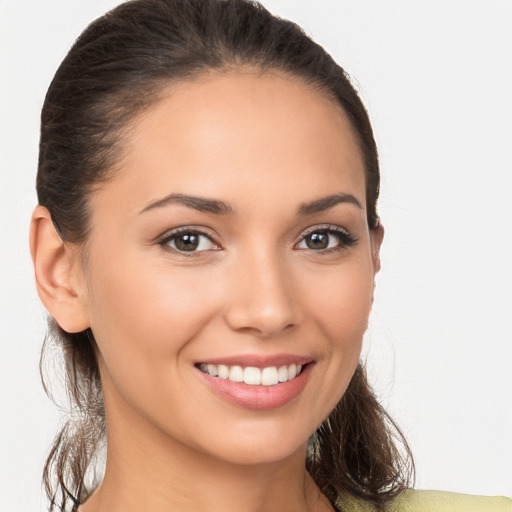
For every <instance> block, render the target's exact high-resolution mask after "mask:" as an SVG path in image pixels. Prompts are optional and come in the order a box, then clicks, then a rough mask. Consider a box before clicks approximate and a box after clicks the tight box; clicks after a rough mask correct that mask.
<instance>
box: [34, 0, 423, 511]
mask: <svg viewBox="0 0 512 512" xmlns="http://www.w3.org/2000/svg"><path fill="white" fill-rule="evenodd" d="M242 67H250V68H252V69H255V70H257V71H258V72H267V71H269V72H282V73H285V74H288V75H290V76H293V77H295V78H298V79H300V80H303V81H304V82H305V83H307V84H309V85H311V86H312V87H314V88H316V89H317V90H319V91H320V92H322V93H324V94H326V95H327V96H328V97H329V98H331V99H332V100H333V102H335V103H337V104H338V105H339V106H340V107H341V108H342V110H343V111H344V112H345V114H346V115H347V117H348V119H349V121H350V123H351V125H352V128H353V130H354V133H355V134H356V137H357V140H358V143H359V146H360V150H361V154H362V156H363V159H364V164H365V179H366V210H367V218H368V225H369V228H370V229H372V230H375V229H377V227H378V225H379V218H378V215H377V210H376V205H377V199H378V195H379V163H378V156H377V148H376V145H375V140H374V137H373V132H372V128H371V125H370V121H369V118H368V115H367V112H366V110H365V108H364V106H363V104H362V102H361V100H360V98H359V96H358V94H357V92H356V90H355V89H354V87H353V85H352V84H351V82H350V79H349V77H348V75H347V74H346V72H345V71H344V70H343V69H342V68H341V67H340V66H339V65H338V64H336V62H335V61H334V60H333V59H332V57H331V56H330V55H329V54H328V53H327V52H326V51H325V50H324V49H323V48H322V47H321V46H319V45H318V44H316V43H315V42H313V41H312V40H311V39H310V38H309V37H308V36H307V35H306V34H305V33H304V32H303V30H302V29H301V28H300V27H298V26H297V25H296V24H294V23H292V22H290V21H287V20H284V19H281V18H278V17H275V16H273V15H272V14H270V13H269V12H268V11H267V10H266V9H265V8H264V7H263V6H261V5H260V4H259V3H256V2H252V1H250V0H131V1H128V2H126V3H123V4H121V5H120V6H118V7H117V8H115V9H113V10H112V11H110V12H108V13H107V14H106V15H104V16H102V17H101V18H99V19H97V20H96V21H94V22H93V23H92V24H91V25H89V26H88V27H87V28H86V30H85V31H84V32H83V33H82V34H81V36H80V37H79V38H78V39H77V41H76V42H75V43H74V45H73V46H72V48H71V50H70V51H69V53H68V54H67V56H66V57H65V59H64V60H63V62H62V64H61V65H60V67H59V68H58V70H57V72H56V74H55V77H54V78H53V80H52V82H51V85H50V87H49V90H48V92H47V95H46V98H45V102H44V105H43V109H42V114H41V139H40V153H39V166H38V174H37V194H38V200H39V204H41V205H42V206H45V207H46V208H47V209H48V211H49V212H50V215H51V217H52V220H53V223H54V225H55V228H56V229H57V231H58V233H59V234H60V236H61V238H62V240H63V241H64V242H67V243H73V244H78V245H84V246H85V244H86V242H87V238H88V233H89V230H90V226H89V201H88V198H89V195H90V194H91V193H92V192H93V190H94V186H95V185H98V184H100V183H105V182H106V181H108V180H109V179H110V178H111V177H112V176H113V175H115V173H116V172H121V171H120V169H119V167H120V166H119V162H120V161H121V159H122V155H123V148H124V145H123V141H124V138H125V136H126V134H127V133H129V127H130V123H131V122H132V121H133V120H134V119H135V118H136V117H137V116H138V115H139V114H141V113H143V112H144V111H146V110H147V109H148V108H150V107H151V106H153V105H155V104H157V102H158V101H159V99H161V98H162V97H163V96H164V95H165V93H166V91H167V90H168V88H169V86H172V84H173V83H178V82H183V81H190V80H194V79H195V78H197V77H200V76H202V75H205V74H207V73H209V72H228V71H231V70H232V71H236V70H237V69H241V68H242ZM52 342H53V343H54V344H56V345H57V346H58V347H59V350H60V351H61V354H62V357H63V359H64V368H65V380H66V388H67V391H68V397H69V400H70V404H71V409H70V411H69V413H68V415H67V417H66V421H65V423H64V425H63V427H62V429H61V430H60V432H59V434H58V435H57V437H56V439H55V441H54V443H53V446H52V448H51V450H50V453H49V455H48V458H47V460H46V464H45V467H44V474H43V481H44V484H45V489H46V493H47V495H48V497H49V500H50V503H51V506H50V511H54V510H55V507H60V508H61V509H62V510H65V508H66V506H67V505H68V504H69V503H70V501H71V502H74V503H75V504H76V503H78V502H79V501H82V500H84V499H87V497H88V496H89V495H90V494H91V493H92V491H94V488H95V485H96V484H94V483H93V484H91V485H89V484H88V482H89V480H90V479H89V480H88V479H87V478H86V476H87V475H89V476H90V474H91V472H92V473H94V472H95V471H96V469H97V460H96V459H97V457H98V454H99V452H100V451H101V447H102V445H103V444H104V442H105V437H106V424H105V411H104V405H103V398H102V388H101V382H100V374H99V370H98V363H97V358H96V350H97V346H96V342H95V340H94V335H93V333H92V331H91V330H90V329H87V330H86V331H83V332H79V333H68V332H65V331H64V330H62V329H61V328H60V327H59V326H58V325H57V323H56V322H55V321H54V320H53V319H50V330H49V333H48V336H47V338H46V340H45V344H44V345H43V351H42V356H41V368H42V374H44V369H43V366H44V365H43V362H44V360H45V357H46V356H45V354H46V353H47V352H48V349H49V347H50V344H51V343H52ZM44 382H45V381H44V376H43V384H44ZM44 385H45V389H46V390H47V392H48V388H47V386H46V384H44ZM306 466H307V470H308V471H309V473H310V474H311V476H312V477H313V478H314V480H315V481H316V483H317V484H318V486H319V487H320V489H321V490H322V492H323V493H324V494H325V495H326V496H327V497H328V498H329V499H330V501H331V503H332V504H333V506H335V507H337V506H340V505H339V504H340V503H341V502H342V501H343V499H344V497H347V496H357V497H360V498H363V499H364V500H367V501H368V502H370V503H373V504H374V505H375V506H376V507H377V508H378V507H379V506H380V505H382V504H384V503H386V502H388V501H389V500H391V499H392V498H393V497H395V496H396V495H397V494H398V493H400V492H401V491H403V490H404V489H405V488H407V487H408V486H409V485H410V483H411V481H412V478H413V474H414V464H413V461H412V456H411V453H410V449H409V447H408V445H407V442H406V440H405V439H404V437H403V435H402V434H401V433H400V431H399V429H398V428H397V427H396V425H395V423H394V422H393V421H392V420H391V418H390V417H389V416H388V414H387V413H386V412H385V411H384V409H383V408H382V407H381V405H380V404H379V402H378V400H377V399H376V397H375V394H374V392H373V391H372V389H371V388H370V386H369V385H368V382H367V379H366V372H365V369H364V367H363V366H362V365H361V364H360V365H359V366H358V367H357V370H356V372H355V374H354V376H353V378H352V380H351V382H350V384H349V386H348V389H347V391H346V392H345V394H344V395H343V397H342V398H341V400H340V402H339V403H338V404H337V406H336V408H335V409H334V410H333V411H332V413H331V414H330V415H329V417H328V418H327V419H326V420H325V421H324V422H323V424H322V425H321V427H320V428H319V429H318V431H317V432H316V434H315V435H314V436H313V438H312V441H311V442H310V445H309V449H308V457H307V462H306Z"/></svg>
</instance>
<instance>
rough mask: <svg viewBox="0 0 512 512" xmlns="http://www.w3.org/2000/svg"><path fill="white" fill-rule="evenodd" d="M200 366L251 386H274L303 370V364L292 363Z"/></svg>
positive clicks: (221, 376) (213, 374) (214, 373)
mask: <svg viewBox="0 0 512 512" xmlns="http://www.w3.org/2000/svg"><path fill="white" fill-rule="evenodd" d="M199 368H200V369H201V371H202V372H204V373H207V374H209V375H211V376H212V377H219V378H221V379H229V380H230V381H232V382H244V383H245V384H249V385H250V386H259V385H263V386H274V385H275V384H279V383H280V382H288V381H289V380H292V379H294V378H295V377H296V376H297V375H299V373H300V372H301V370H302V365H300V364H297V365H296V364H291V365H289V366H280V367H279V368H277V367H276V366H268V367H266V368H262V369H260V368H256V367H254V366H247V367H246V368H242V367H241V366H227V365H224V364H219V365H216V364H205V363H201V364H200V365H199Z"/></svg>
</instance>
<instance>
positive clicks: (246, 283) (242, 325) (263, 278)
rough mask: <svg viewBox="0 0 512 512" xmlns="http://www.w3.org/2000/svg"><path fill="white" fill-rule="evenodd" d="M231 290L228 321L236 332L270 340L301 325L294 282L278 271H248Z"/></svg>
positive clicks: (276, 269) (263, 268)
mask: <svg viewBox="0 0 512 512" xmlns="http://www.w3.org/2000/svg"><path fill="white" fill-rule="evenodd" d="M232 290H233V295H232V298H231V301H230V303H229V306H228V307H227V309H226V311H225V320H226V322H227V324H228V325H229V326H230V328H231V329H233V330H236V331H239V332H247V333H251V334H253V335H255V336H259V337H262V338H268V337H271V336H275V335H276V334H279V333H282V332H284V331H286V330H290V329H292V328H293V327H294V326H295V325H297V324H298V323H299V317H298V311H297V301H296V300H295V297H294V293H293V282H292V280H291V279H290V278H289V277H288V276H287V275H286V273H284V272H280V271H279V269H278V268H272V269H270V268H269V267H268V265H265V266H263V267H262V269H261V270H260V271H259V272H257V271H253V272H247V271H246V272H244V273H243V275H242V276H240V279H237V280H236V282H234V283H233V284H232Z"/></svg>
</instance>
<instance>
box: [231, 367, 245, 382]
mask: <svg viewBox="0 0 512 512" xmlns="http://www.w3.org/2000/svg"><path fill="white" fill-rule="evenodd" d="M228 379H229V380H230V381H231V382H243V381H244V371H243V370H242V367H241V366H232V367H231V368H230V369H229V376H228Z"/></svg>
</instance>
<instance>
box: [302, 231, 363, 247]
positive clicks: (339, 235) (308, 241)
mask: <svg viewBox="0 0 512 512" xmlns="http://www.w3.org/2000/svg"><path fill="white" fill-rule="evenodd" d="M356 241H357V240H356V238H355V237H354V236H353V235H351V234H350V233H349V232H348V231H347V230H346V229H344V228H342V227H340V226H327V227H315V228H313V229H311V230H309V231H308V232H307V233H306V234H305V235H304V236H303V238H302V240H301V241H300V242H299V243H298V244H297V246H296V247H297V248H298V249H309V250H312V251H316V252H331V251H336V250H343V249H345V248H347V247H350V246H352V245H354V244H355V243H356Z"/></svg>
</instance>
